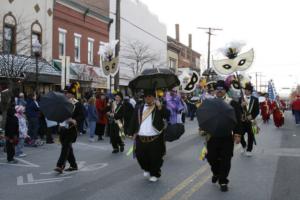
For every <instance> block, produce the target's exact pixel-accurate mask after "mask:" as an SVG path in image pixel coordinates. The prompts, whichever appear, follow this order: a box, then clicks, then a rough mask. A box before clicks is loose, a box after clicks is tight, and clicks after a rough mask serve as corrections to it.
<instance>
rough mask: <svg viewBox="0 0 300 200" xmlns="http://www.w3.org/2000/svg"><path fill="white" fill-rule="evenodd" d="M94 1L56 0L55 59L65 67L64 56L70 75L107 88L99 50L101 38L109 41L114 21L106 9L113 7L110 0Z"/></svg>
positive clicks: (87, 84)
mask: <svg viewBox="0 0 300 200" xmlns="http://www.w3.org/2000/svg"><path fill="white" fill-rule="evenodd" d="M93 2H95V1H81V0H73V1H72V0H57V1H56V3H55V5H54V15H53V44H52V46H53V60H54V64H55V66H56V67H58V68H60V69H63V66H62V65H64V60H67V62H66V66H67V67H69V73H67V74H69V77H67V79H70V80H71V81H79V82H80V83H81V86H82V87H83V88H105V89H107V87H108V86H107V79H106V78H105V76H104V74H103V72H102V69H101V68H100V65H101V63H100V56H99V55H98V52H99V48H100V42H108V41H109V28H110V24H111V22H112V20H111V19H110V18H109V17H108V10H106V9H109V1H108V0H105V1H104V0H100V1H98V2H96V3H93ZM102 11H103V12H102ZM66 58H68V59H66ZM62 74H64V72H63V70H62ZM68 82H69V81H68V80H66V81H65V83H68ZM62 85H64V83H63V82H62Z"/></svg>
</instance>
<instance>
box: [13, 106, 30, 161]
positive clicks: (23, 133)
mask: <svg viewBox="0 0 300 200" xmlns="http://www.w3.org/2000/svg"><path fill="white" fill-rule="evenodd" d="M15 109H16V117H17V118H18V122H19V143H18V145H17V146H16V156H18V157H25V156H26V154H25V153H23V147H24V140H25V138H29V135H28V127H27V124H26V118H25V115H24V111H25V107H24V106H21V105H19V106H16V107H15Z"/></svg>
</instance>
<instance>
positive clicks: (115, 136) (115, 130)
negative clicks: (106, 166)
mask: <svg viewBox="0 0 300 200" xmlns="http://www.w3.org/2000/svg"><path fill="white" fill-rule="evenodd" d="M108 132H109V137H110V143H111V145H112V147H113V149H118V150H119V148H120V147H121V146H122V147H123V146H124V142H123V141H122V138H121V137H120V133H119V132H120V129H119V126H118V125H117V124H116V123H114V122H112V123H110V124H109V125H108Z"/></svg>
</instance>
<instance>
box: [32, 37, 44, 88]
mask: <svg viewBox="0 0 300 200" xmlns="http://www.w3.org/2000/svg"><path fill="white" fill-rule="evenodd" d="M41 49H42V45H41V44H40V42H39V41H38V40H35V41H34V43H33V44H32V52H33V54H34V56H35V92H38V86H39V64H38V58H39V57H40V55H41Z"/></svg>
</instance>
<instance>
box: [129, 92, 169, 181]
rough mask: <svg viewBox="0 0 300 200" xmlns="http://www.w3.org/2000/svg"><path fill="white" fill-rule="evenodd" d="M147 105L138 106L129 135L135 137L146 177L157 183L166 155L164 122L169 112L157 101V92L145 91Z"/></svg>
mask: <svg viewBox="0 0 300 200" xmlns="http://www.w3.org/2000/svg"><path fill="white" fill-rule="evenodd" d="M144 100H145V104H142V105H140V106H136V108H135V110H134V113H133V117H132V118H131V123H130V127H129V134H130V135H133V136H134V140H135V155H136V158H137V161H138V163H139V165H140V167H141V168H142V169H143V170H144V177H147V178H149V181H151V182H156V181H158V178H159V177H160V176H161V167H162V165H163V156H164V155H165V153H166V147H165V142H164V134H163V130H164V120H166V119H168V118H169V112H168V110H167V109H166V108H165V106H163V105H162V104H161V103H160V102H159V101H156V100H155V90H154V89H152V90H151V89H148V90H144Z"/></svg>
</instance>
